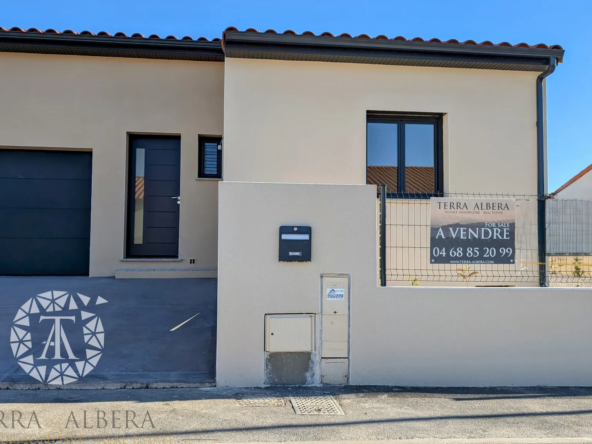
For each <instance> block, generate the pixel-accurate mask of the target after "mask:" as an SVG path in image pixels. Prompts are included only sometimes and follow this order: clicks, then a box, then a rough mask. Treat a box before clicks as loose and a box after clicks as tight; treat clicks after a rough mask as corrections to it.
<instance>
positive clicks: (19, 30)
mask: <svg viewBox="0 0 592 444" xmlns="http://www.w3.org/2000/svg"><path fill="white" fill-rule="evenodd" d="M0 32H14V33H27V34H53V35H80V36H89V37H95V36H96V37H124V38H129V39H156V40H185V41H192V42H209V41H210V40H209V39H207V38H205V37H198V38H197V39H193V38H192V37H189V36H185V37H181V38H177V37H175V36H174V35H168V36H166V37H160V36H159V35H157V34H151V35H149V36H148V37H145V36H144V35H142V34H140V33H137V32H136V33H134V34H132V35H129V36H128V35H127V34H125V33H123V32H116V33H115V34H109V33H108V32H106V31H99V32H97V33H96V34H95V33H93V32H91V31H82V32H76V31H72V30H70V29H66V30H65V31H62V32H59V31H56V30H55V29H51V28H50V29H46V30H45V31H42V30H40V29H37V28H29V29H27V30H25V29H22V28H18V27H13V28H10V29H8V28H2V27H1V26H0ZM211 41H212V42H219V41H220V39H219V38H215V39H212V40H211Z"/></svg>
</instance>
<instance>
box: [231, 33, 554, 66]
mask: <svg viewBox="0 0 592 444" xmlns="http://www.w3.org/2000/svg"><path fill="white" fill-rule="evenodd" d="M230 31H236V32H241V31H239V30H238V28H236V27H234V26H230V27H228V28H226V30H225V31H224V34H223V37H222V40H223V43H222V45H224V36H225V34H226V33H227V32H230ZM242 32H245V33H256V34H282V35H295V36H298V35H300V36H312V37H332V38H336V39H366V40H392V41H404V42H424V43H438V44H442V43H445V44H450V45H473V46H497V47H510V48H529V49H556V50H561V51H563V48H562V47H561V45H546V44H545V43H538V44H536V45H530V44H528V43H517V44H511V43H509V42H500V43H493V42H491V41H489V40H485V41H483V42H480V43H478V42H476V41H475V40H465V41H464V42H461V41H459V40H456V39H449V40H440V39H438V38H432V39H423V38H421V37H414V38H412V39H408V38H406V37H403V36H396V37H392V38H389V37H387V36H385V35H382V34H381V35H377V36H375V37H370V36H369V35H368V34H360V35H357V36H352V35H351V34H348V33H342V34H339V35H335V34H332V33H330V32H322V33H320V34H315V33H313V32H311V31H304V32H303V33H300V34H298V33H297V32H295V31H292V30H291V29H288V30H286V31H284V32H281V33H280V32H277V31H276V30H275V29H268V30H267V31H263V32H261V31H258V30H257V29H255V28H248V29H246V30H245V31H242ZM562 61H563V60H562V57H560V58H559V62H560V63H561V62H562Z"/></svg>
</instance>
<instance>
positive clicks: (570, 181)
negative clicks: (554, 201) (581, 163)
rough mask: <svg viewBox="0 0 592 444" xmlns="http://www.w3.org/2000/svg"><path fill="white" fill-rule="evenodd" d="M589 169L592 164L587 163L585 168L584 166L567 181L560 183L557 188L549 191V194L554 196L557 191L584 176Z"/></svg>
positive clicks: (591, 169)
mask: <svg viewBox="0 0 592 444" xmlns="http://www.w3.org/2000/svg"><path fill="white" fill-rule="evenodd" d="M590 171H592V164H591V165H588V166H587V167H586V168H584V169H583V170H582V171H580V172H579V173H578V174H576V175H575V176H574V177H572V178H571V179H569V180H568V181H567V182H565V183H564V184H563V185H561V186H560V187H559V188H557V189H556V190H555V191H554V192H553V193H551V195H552V196H555V195H556V194H557V193H560V192H561V191H563V190H565V189H566V188H567V187H568V186H570V185H571V184H573V183H574V182H576V181H578V180H580V179H581V178H582V177H584V176H585V175H586V174H588V173H589V172H590Z"/></svg>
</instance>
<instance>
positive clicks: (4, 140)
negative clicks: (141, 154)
mask: <svg viewBox="0 0 592 444" xmlns="http://www.w3.org/2000/svg"><path fill="white" fill-rule="evenodd" d="M0 66H2V70H1V71H2V74H1V79H2V80H1V81H0V103H2V105H3V106H2V107H1V109H0V148H2V147H5V148H32V149H68V150H89V151H92V153H93V182H92V215H91V250H90V251H91V252H90V274H91V276H113V275H114V274H115V270H117V269H122V268H134V269H138V268H155V267H156V268H159V269H165V268H179V267H182V268H189V263H188V261H187V259H188V258H195V259H196V263H195V265H191V267H190V268H195V269H205V270H209V271H208V272H204V273H203V275H204V276H215V274H216V262H217V256H216V254H217V251H216V243H217V233H218V229H217V228H218V227H217V194H218V187H217V182H215V181H197V180H195V178H196V177H197V157H198V135H199V134H203V135H222V133H223V94H224V90H223V88H224V64H223V63H211V62H189V61H169V60H146V59H126V58H107V57H82V56H59V55H33V54H10V53H1V54H0ZM128 133H135V134H162V135H180V136H181V196H182V205H181V211H180V234H179V257H180V258H181V259H183V262H182V263H180V264H179V263H167V262H162V263H158V264H154V263H149V264H142V263H132V264H125V263H121V262H120V259H121V258H122V257H123V255H124V237H125V201H126V171H127V139H128Z"/></svg>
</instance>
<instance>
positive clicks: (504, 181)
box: [224, 58, 537, 194]
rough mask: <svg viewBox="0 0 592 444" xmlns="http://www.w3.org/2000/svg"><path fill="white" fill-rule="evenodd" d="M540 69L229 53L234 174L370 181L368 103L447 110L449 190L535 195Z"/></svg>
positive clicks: (230, 171)
mask: <svg viewBox="0 0 592 444" xmlns="http://www.w3.org/2000/svg"><path fill="white" fill-rule="evenodd" d="M536 77H537V74H536V73H527V72H511V71H494V70H467V69H451V68H449V69H447V68H426V67H423V68H422V67H403V66H383V65H363V64H342V63H322V62H297V61H276V60H251V59H235V58H228V59H227V60H226V67H225V104H224V124H225V134H224V144H225V145H224V148H225V152H224V167H225V179H226V180H232V181H256V182H292V183H349V184H364V183H365V182H366V111H368V110H380V111H400V112H432V113H444V114H445V116H444V181H445V190H446V191H450V192H496V193H498V192H507V193H520V194H536V183H537V182H536V178H537V175H536V95H535V92H536V88H535V80H536Z"/></svg>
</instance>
